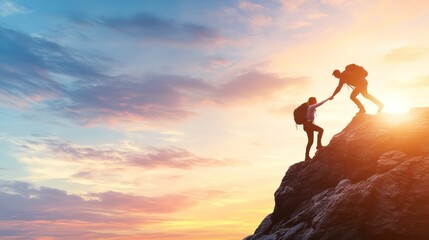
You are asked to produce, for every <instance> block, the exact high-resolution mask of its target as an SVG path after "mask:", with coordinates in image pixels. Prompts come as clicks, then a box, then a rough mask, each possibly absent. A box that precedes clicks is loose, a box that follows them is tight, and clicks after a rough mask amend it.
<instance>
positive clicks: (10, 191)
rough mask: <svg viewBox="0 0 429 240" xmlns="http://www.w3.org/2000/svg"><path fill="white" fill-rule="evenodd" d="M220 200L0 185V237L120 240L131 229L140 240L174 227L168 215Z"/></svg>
mask: <svg viewBox="0 0 429 240" xmlns="http://www.w3.org/2000/svg"><path fill="white" fill-rule="evenodd" d="M222 195H224V192H222V191H214V190H212V191H204V190H194V191H192V192H190V193H181V194H169V195H162V196H151V197H149V196H143V195H137V194H129V193H121V192H114V191H108V192H99V193H97V192H89V193H85V194H82V195H77V194H71V193H68V192H66V191H63V190H60V189H56V188H48V187H36V186H34V185H33V184H30V183H28V182H18V181H14V182H12V181H0V201H1V203H2V204H1V205H0V220H1V221H2V224H1V226H0V237H8V236H9V237H19V238H13V239H33V238H35V237H43V236H46V237H55V238H59V239H93V238H103V237H122V238H123V239H126V238H127V234H124V233H123V231H127V232H128V231H130V229H133V231H132V233H130V234H131V235H134V234H135V235H140V238H138V237H136V238H135V239H141V238H142V237H141V236H144V235H145V234H148V233H149V232H151V231H147V229H148V228H151V227H154V226H159V225H158V224H160V223H169V222H174V221H175V220H174V219H173V218H172V217H171V214H172V213H175V212H179V211H182V210H183V209H187V208H191V207H194V206H197V205H198V204H199V202H200V201H203V200H210V199H213V198H217V197H220V196H222ZM141 226H145V228H144V229H141ZM119 234H120V235H119ZM40 239H41V238H40Z"/></svg>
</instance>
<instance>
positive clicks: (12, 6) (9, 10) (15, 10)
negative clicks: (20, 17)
mask: <svg viewBox="0 0 429 240" xmlns="http://www.w3.org/2000/svg"><path fill="white" fill-rule="evenodd" d="M26 12H28V10H27V9H26V8H24V7H22V6H20V5H18V4H16V3H15V2H13V1H10V0H2V1H1V2H0V16H2V17H6V16H9V15H14V14H20V13H26Z"/></svg>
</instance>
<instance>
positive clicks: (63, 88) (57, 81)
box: [0, 18, 305, 125]
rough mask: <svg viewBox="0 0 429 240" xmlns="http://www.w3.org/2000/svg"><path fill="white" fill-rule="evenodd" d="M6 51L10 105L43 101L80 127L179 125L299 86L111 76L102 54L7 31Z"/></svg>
mask: <svg viewBox="0 0 429 240" xmlns="http://www.w3.org/2000/svg"><path fill="white" fill-rule="evenodd" d="M138 19H139V18H138ZM136 21H137V20H136ZM130 24H131V23H130ZM176 24H177V23H176ZM0 50H1V51H2V55H1V56H0V60H1V64H0V85H1V86H2V88H0V99H1V100H3V101H2V102H3V104H5V105H8V104H14V105H15V106H17V107H22V106H26V105H29V104H37V105H36V106H35V108H37V109H38V110H39V111H45V112H48V113H53V114H57V115H60V116H63V117H65V118H67V119H71V120H73V121H75V122H77V123H79V124H81V125H91V124H117V123H129V122H142V121H143V122H146V123H153V124H164V123H167V122H169V123H175V122H177V121H182V120H185V119H188V118H190V117H192V116H195V115H197V114H198V108H199V107H200V106H203V105H204V106H206V105H205V103H207V102H212V103H216V104H215V106H225V105H231V106H233V105H239V104H248V103H253V102H255V101H267V100H270V98H271V97H274V96H275V95H276V94H277V93H279V92H281V91H284V90H287V89H288V88H290V87H293V85H295V81H296V79H289V78H281V77H279V76H276V75H275V74H271V73H265V72H261V71H251V72H247V73H243V74H241V75H240V76H238V77H236V78H231V79H229V80H227V81H226V82H225V83H222V84H215V83H207V82H205V81H204V79H199V78H194V77H190V76H185V75H174V74H162V73H147V74H144V75H143V76H138V77H137V76H132V75H114V74H112V73H111V72H112V71H111V70H110V71H109V69H111V68H114V66H112V62H111V60H109V59H107V58H105V57H103V56H92V55H90V54H83V53H81V52H80V51H78V50H75V49H72V48H69V47H65V46H63V45H62V44H60V43H58V42H55V41H52V40H48V39H45V38H42V37H35V36H30V35H27V34H25V33H22V32H18V31H15V30H10V29H5V28H0ZM228 63H229V62H228V60H227V59H225V58H221V57H209V58H207V59H206V63H205V64H206V66H207V67H212V68H213V67H220V66H224V65H225V64H228ZM299 81H300V82H301V83H305V80H303V79H300V80H299ZM35 108H33V109H35Z"/></svg>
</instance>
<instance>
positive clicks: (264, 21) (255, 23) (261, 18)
mask: <svg viewBox="0 0 429 240" xmlns="http://www.w3.org/2000/svg"><path fill="white" fill-rule="evenodd" d="M249 21H250V25H251V26H252V27H253V28H262V27H266V26H270V25H271V24H272V23H273V19H272V18H271V17H270V16H266V15H262V14H257V15H254V16H252V17H251V18H250V20H249Z"/></svg>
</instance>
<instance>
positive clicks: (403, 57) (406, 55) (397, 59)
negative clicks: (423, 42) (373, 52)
mask: <svg viewBox="0 0 429 240" xmlns="http://www.w3.org/2000/svg"><path fill="white" fill-rule="evenodd" d="M428 53H429V50H428V49H427V48H423V47H414V46H405V47H401V48H396V49H393V50H391V51H390V52H388V53H387V54H386V55H385V56H384V59H385V61H386V62H390V63H403V62H410V61H414V60H418V59H421V58H422V57H424V56H426V55H427V54H428Z"/></svg>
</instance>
